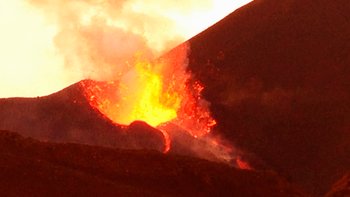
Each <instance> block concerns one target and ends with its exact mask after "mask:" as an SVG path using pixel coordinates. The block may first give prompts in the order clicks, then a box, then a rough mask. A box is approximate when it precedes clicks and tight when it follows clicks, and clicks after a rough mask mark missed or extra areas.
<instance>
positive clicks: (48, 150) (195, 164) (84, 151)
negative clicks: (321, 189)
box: [0, 131, 305, 196]
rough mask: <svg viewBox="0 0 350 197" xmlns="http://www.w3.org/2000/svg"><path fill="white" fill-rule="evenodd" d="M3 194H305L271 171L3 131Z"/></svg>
mask: <svg viewBox="0 0 350 197" xmlns="http://www.w3.org/2000/svg"><path fill="white" fill-rule="evenodd" d="M0 149H1V152H0V157H1V160H0V167H1V173H0V195H1V196H305V195H304V194H303V193H302V192H300V190H299V189H296V187H295V186H292V185H291V184H289V183H287V182H286V181H285V180H283V179H281V178H279V177H278V176H277V175H276V174H274V173H271V172H253V171H243V170H237V169H235V168H232V167H229V166H227V165H224V164H219V163H213V162H209V161H206V160H201V159H195V158H190V157H182V156H171V155H164V154H162V153H159V152H156V151H146V150H139V151H135V150H134V151H132V150H117V149H110V148H102V147H96V146H87V145H79V144H67V143H60V144H55V143H45V142H39V141H37V140H33V139H31V138H23V137H21V136H20V135H18V134H15V133H12V132H8V131H0Z"/></svg>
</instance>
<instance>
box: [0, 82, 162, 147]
mask: <svg viewBox="0 0 350 197" xmlns="http://www.w3.org/2000/svg"><path fill="white" fill-rule="evenodd" d="M81 83H85V84H87V83H97V82H94V81H89V80H86V81H82V82H79V83H76V84H73V85H71V86H69V87H67V88H65V89H63V90H61V91H59V92H57V93H54V94H51V95H49V96H45V97H37V98H8V99H0V129H5V130H11V131H16V132H18V133H20V134H21V135H23V136H27V137H33V138H35V139H39V140H43V141H51V142H73V143H81V144H90V145H98V146H107V147H115V148H127V149H143V148H147V149H152V150H158V151H163V150H164V148H165V147H164V146H165V145H164V137H163V134H162V133H161V132H160V131H158V130H156V129H154V128H152V127H150V126H148V125H147V124H145V123H142V122H134V123H132V124H131V125H130V126H122V125H117V124H115V123H113V122H112V121H110V120H109V119H108V118H106V117H105V116H104V115H103V114H101V113H100V112H99V111H98V110H95V109H94V108H92V107H91V106H90V104H89V103H88V101H87V99H86V97H85V95H84V90H83V89H82V86H81Z"/></svg>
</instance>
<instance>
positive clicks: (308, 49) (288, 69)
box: [189, 0, 350, 195]
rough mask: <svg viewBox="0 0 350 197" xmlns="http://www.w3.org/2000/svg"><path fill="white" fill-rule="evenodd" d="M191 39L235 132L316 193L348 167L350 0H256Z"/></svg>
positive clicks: (193, 59)
mask: <svg viewBox="0 0 350 197" xmlns="http://www.w3.org/2000/svg"><path fill="white" fill-rule="evenodd" d="M189 43H190V46H191V55H190V59H189V61H190V70H191V72H192V73H193V74H195V76H196V77H197V78H198V79H200V80H201V81H202V82H203V83H204V85H205V87H206V89H205V97H206V99H207V100H209V101H210V102H211V103H212V106H211V111H212V113H213V116H214V117H215V118H216V119H217V120H218V131H219V132H220V133H221V134H224V136H225V137H226V138H228V139H230V141H232V142H234V143H235V144H236V145H237V146H239V147H240V148H242V149H245V150H246V151H248V152H252V153H254V154H255V155H256V156H257V157H259V158H261V159H262V160H263V161H264V162H265V163H266V165H267V166H269V167H270V168H272V169H274V170H276V171H277V172H278V173H280V174H282V175H283V176H285V177H288V179H289V180H290V181H292V182H294V183H298V184H300V185H302V186H303V187H304V188H305V189H306V190H307V191H309V192H311V193H313V194H315V195H320V194H323V193H324V192H326V191H327V190H328V188H329V187H330V186H331V184H332V183H333V182H334V181H336V180H337V179H339V178H340V177H342V176H343V175H344V173H345V172H347V171H348V170H349V168H350V157H349V155H350V67H349V65H350V2H349V1H346V0H333V1H327V0H303V1H301V0H255V1H254V2H252V3H250V4H248V5H246V6H244V7H243V8H241V9H239V10H237V11H236V12H233V13H232V14H231V15H229V16H227V17H226V18H224V19H223V20H222V21H220V22H219V23H217V24H216V25H214V26H213V27H210V28H209V29H207V30H206V31H204V32H202V33H200V34H199V35H197V36H195V37H194V38H192V39H190V40H189Z"/></svg>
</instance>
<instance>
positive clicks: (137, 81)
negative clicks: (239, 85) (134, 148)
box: [82, 46, 216, 149]
mask: <svg viewBox="0 0 350 197" xmlns="http://www.w3.org/2000/svg"><path fill="white" fill-rule="evenodd" d="M187 53H188V46H183V47H182V48H180V49H179V50H178V51H177V52H174V54H175V55H173V56H172V57H166V58H163V59H161V60H158V61H153V62H150V61H147V60H144V59H142V58H140V57H136V58H135V59H136V60H135V62H134V63H133V65H132V66H130V67H129V69H128V70H127V71H125V73H123V74H121V75H120V77H119V78H118V79H116V80H114V81H109V82H101V83H97V82H96V83H86V82H82V87H83V88H84V90H85V93H86V97H87V98H88V100H89V102H90V104H91V105H92V106H93V107H94V108H96V109H97V110H99V111H100V112H101V113H103V114H104V115H106V116H107V117H108V118H110V119H111V120H112V121H113V122H115V123H118V124H125V125H127V124H130V123H131V122H133V121H135V120H141V121H144V122H147V123H148V124H149V125H151V126H153V127H157V126H159V125H161V124H164V123H167V122H172V123H174V124H176V125H178V126H179V127H181V128H183V129H184V130H186V131H188V132H189V133H190V134H191V135H192V136H194V137H198V136H202V135H205V134H207V133H209V132H210V130H211V127H213V126H214V125H215V124H216V122H215V120H214V119H212V118H211V116H210V112H209V108H208V107H209V106H208V103H207V102H206V101H205V100H203V99H202V98H201V91H202V90H203V86H202V85H201V84H200V83H199V82H198V81H194V82H192V79H191V78H190V74H189V73H187V72H186V66H187ZM160 130H162V129H160ZM162 132H163V134H164V137H165V138H166V144H168V145H167V147H170V146H169V143H170V140H169V137H167V133H166V131H163V130H162ZM167 149H169V148H167Z"/></svg>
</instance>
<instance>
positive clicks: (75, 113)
mask: <svg viewBox="0 0 350 197" xmlns="http://www.w3.org/2000/svg"><path fill="white" fill-rule="evenodd" d="M187 43H189V45H190V47H191V54H190V56H189V71H190V72H191V73H192V74H193V76H194V77H195V78H196V79H199V80H200V81H201V82H202V83H203V84H204V86H205V90H204V97H205V98H206V99H207V100H208V101H209V102H210V103H211V112H212V115H213V116H214V118H215V119H216V120H217V122H218V125H217V127H216V129H215V132H216V134H220V135H221V136H223V137H224V138H225V139H227V140H228V141H230V142H232V143H234V144H235V146H237V147H238V148H239V149H240V150H243V152H245V153H247V155H248V158H256V159H254V160H251V164H252V165H253V166H254V167H255V168H256V169H257V171H255V172H253V171H240V170H236V169H233V168H231V167H228V166H226V165H223V164H217V163H211V162H208V161H204V160H198V159H194V158H189V157H181V156H174V155H172V154H170V155H162V154H159V153H157V152H152V151H146V150H138V151H136V150H133V151H131V150H117V149H109V148H102V147H97V146H104V147H110V148H123V149H125V148H126V149H144V148H147V149H151V150H156V151H158V152H159V151H162V150H164V140H163V136H162V134H161V132H160V131H158V130H155V129H153V128H151V127H149V126H148V125H147V124H145V123H142V122H135V123H133V124H132V125H130V126H122V125H116V124H114V123H112V122H111V121H109V120H108V119H106V118H105V117H104V116H103V115H102V114H101V113H99V112H98V111H96V110H94V109H92V108H91V107H90V106H89V104H88V103H87V101H86V98H85V97H84V95H83V94H82V90H81V86H80V85H79V84H75V85H72V86H70V87H68V88H66V89H64V90H62V91H60V92H57V93H55V94H52V95H49V96H46V97H40V98H10V99H0V129H3V130H11V131H16V132H18V133H20V134H21V135H23V136H26V137H33V138H35V139H39V140H41V141H50V142H61V143H62V142H65V143H66V142H73V143H79V144H90V145H94V147H92V146H84V145H77V144H51V143H43V142H38V141H35V140H31V139H24V138H22V137H20V136H18V135H16V134H13V133H9V132H1V135H0V138H1V139H0V147H1V149H2V151H1V154H2V156H1V157H2V158H4V159H3V160H1V161H0V162H2V163H0V164H1V166H2V169H4V170H3V173H0V180H1V181H2V182H1V184H0V189H1V190H2V191H4V192H3V193H8V194H10V195H13V196H18V195H21V194H27V193H35V192H39V193H40V195H47V194H48V193H50V194H51V193H54V194H56V193H59V192H61V191H62V192H65V193H66V194H67V195H85V194H92V195H94V194H96V195H100V194H106V195H120V194H130V195H148V196H157V195H164V194H168V195H170V194H172V195H176V196H178V195H193V196H198V195H199V196H201V195H226V196H232V195H235V196H274V195H276V196H298V195H302V194H300V192H299V190H298V189H295V187H293V186H290V184H289V183H287V182H286V181H285V180H281V179H280V178H278V176H282V177H284V178H285V179H287V180H288V181H289V182H290V183H292V184H296V185H298V186H300V187H301V188H302V189H303V190H305V191H306V192H307V193H310V194H312V195H315V196H321V195H325V194H326V193H327V191H329V190H330V191H329V192H328V193H327V195H328V196H346V195H347V192H348V189H347V188H348V176H344V175H345V174H346V173H348V172H349V170H350V157H349V155H350V67H349V65H350V2H349V1H346V0H332V1H329V0H303V1H302V0H255V1H253V2H252V3H250V4H248V5H246V6H244V7H243V8H241V9H239V10H237V11H235V12H233V13H232V14H231V15H229V16H227V17H226V18H224V19H223V20H222V21H220V22H219V23H217V24H215V25H214V26H212V27H210V28H209V29H207V30H206V31H204V32H202V33H200V34H199V35H197V36H195V37H194V38H192V39H190V40H189V41H188V42H187ZM174 50H176V48H175V49H174ZM172 54H176V53H175V52H174V51H170V52H169V53H168V54H166V55H165V57H166V56H167V55H170V56H171V55H172ZM86 82H87V83H94V82H92V81H86ZM126 131H128V132H126ZM178 135H182V134H178ZM183 136H186V135H183ZM173 137H176V136H175V135H174V136H173ZM174 139H175V138H174ZM187 140H188V141H187V142H188V144H191V143H192V142H193V141H192V140H193V139H190V138H187ZM174 144H175V146H174V147H176V148H175V150H178V151H177V153H179V152H184V153H185V152H186V151H189V150H187V149H186V148H184V147H181V146H182V144H183V142H182V141H177V142H175V143H174ZM186 146H187V145H186ZM175 152H176V151H175ZM186 155H190V154H186ZM258 161H259V162H258ZM146 164H148V165H146ZM265 170H271V171H274V172H276V174H278V176H277V175H276V174H274V173H267V172H266V171H265ZM342 177H345V178H342ZM337 180H339V181H338V182H337V183H336V184H334V183H335V182H336V181H337ZM18 185H21V186H22V187H19V188H18V187H17V186H18ZM42 185H47V186H46V187H44V186H42ZM332 185H333V186H332ZM64 188H67V189H64ZM331 188H332V189H331ZM16 192H17V193H16ZM103 192H104V193H103ZM230 192H236V193H230Z"/></svg>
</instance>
